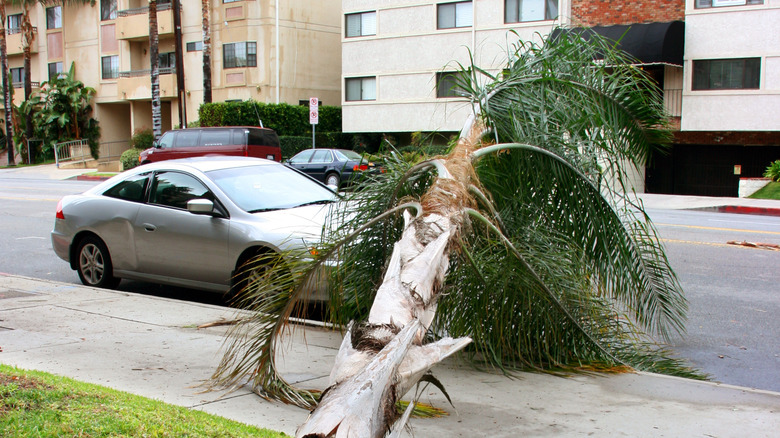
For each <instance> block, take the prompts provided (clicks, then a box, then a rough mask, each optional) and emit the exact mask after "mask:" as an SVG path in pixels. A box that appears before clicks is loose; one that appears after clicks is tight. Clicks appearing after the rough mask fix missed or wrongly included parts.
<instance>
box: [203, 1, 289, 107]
mask: <svg viewBox="0 0 780 438" xmlns="http://www.w3.org/2000/svg"><path fill="white" fill-rule="evenodd" d="M277 1H278V0H277ZM201 9H202V12H203V44H202V48H201V49H202V51H203V103H211V28H210V26H211V25H210V23H211V2H210V1H209V0H202V2H201Z"/></svg>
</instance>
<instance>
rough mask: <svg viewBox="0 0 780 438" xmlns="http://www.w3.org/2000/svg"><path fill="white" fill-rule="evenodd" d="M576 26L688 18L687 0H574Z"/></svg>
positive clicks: (573, 14)
mask: <svg viewBox="0 0 780 438" xmlns="http://www.w3.org/2000/svg"><path fill="white" fill-rule="evenodd" d="M571 15H572V20H573V24H574V25H575V26H583V27H590V26H609V25H613V24H634V23H663V22H668V21H676V20H685V0H636V1H631V0H572V3H571Z"/></svg>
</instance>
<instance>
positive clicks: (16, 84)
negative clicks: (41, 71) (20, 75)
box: [13, 81, 41, 88]
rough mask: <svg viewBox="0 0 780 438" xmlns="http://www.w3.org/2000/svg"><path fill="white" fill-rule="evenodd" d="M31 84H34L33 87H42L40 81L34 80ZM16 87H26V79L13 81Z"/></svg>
mask: <svg viewBox="0 0 780 438" xmlns="http://www.w3.org/2000/svg"><path fill="white" fill-rule="evenodd" d="M30 85H32V87H33V88H41V83H40V82H35V81H32V82H30ZM13 86H14V88H24V81H22V82H14V83H13Z"/></svg>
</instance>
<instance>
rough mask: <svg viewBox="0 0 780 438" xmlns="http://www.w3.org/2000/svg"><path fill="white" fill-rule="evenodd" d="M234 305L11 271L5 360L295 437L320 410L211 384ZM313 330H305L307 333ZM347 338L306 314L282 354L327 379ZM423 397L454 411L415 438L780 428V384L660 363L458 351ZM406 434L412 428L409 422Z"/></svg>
mask: <svg viewBox="0 0 780 438" xmlns="http://www.w3.org/2000/svg"><path fill="white" fill-rule="evenodd" d="M233 316H234V311H233V310H231V309H227V308H223V307H217V306H210V305H205V304H198V303H190V302H182V301H175V300H169V299H164V298H157V297H151V296H145V295H139V294H132V293H126V292H115V291H107V290H101V289H94V288H89V287H86V286H79V285H74V284H62V283H54V282H49V281H45V280H37V279H30V278H23V277H17V276H10V275H0V347H1V348H0V351H2V352H0V363H3V364H8V365H14V366H18V367H21V368H26V369H36V370H42V371H48V372H51V373H55V374H59V375H64V376H68V377H72V378H75V379H78V380H82V381H86V382H91V383H97V384H101V385H105V386H109V387H112V388H116V389H119V390H123V391H128V392H131V393H135V394H139V395H143V396H146V397H151V398H155V399H159V400H162V401H165V402H168V403H172V404H176V405H181V406H186V407H189V408H191V409H199V410H203V411H207V412H211V413H214V414H217V415H221V416H224V417H228V418H231V419H234V420H238V421H241V422H244V423H249V424H254V425H258V426H261V427H266V428H269V429H274V430H280V431H283V432H285V433H287V434H290V435H293V434H294V433H295V429H296V428H297V426H298V425H299V424H301V423H302V422H303V421H305V419H306V417H307V415H308V412H306V411H304V410H302V409H299V408H297V407H294V406H288V405H284V404H282V403H278V402H272V401H267V400H264V399H262V398H261V397H259V396H257V395H255V394H253V393H251V392H250V391H248V390H247V389H246V388H242V389H239V390H238V391H235V392H230V393H226V392H203V389H204V388H203V387H202V386H201V384H202V383H203V382H205V381H207V379H208V378H209V376H210V375H211V374H212V372H213V371H214V369H215V367H216V366H217V364H218V362H219V360H220V358H221V350H220V347H221V345H222V344H223V341H224V339H225V338H224V333H225V331H226V328H225V327H212V328H206V329H198V328H197V327H198V326H199V325H201V324H204V323H208V322H214V321H219V320H221V319H231V318H232V317H233ZM304 337H305V339H304ZM340 340H341V336H340V334H339V333H335V332H332V331H329V330H327V329H323V328H316V327H302V326H299V327H298V328H296V329H295V330H294V332H293V333H292V334H291V335H290V336H289V337H288V338H287V341H288V342H284V343H283V346H284V351H283V352H282V359H281V360H280V364H281V367H280V369H281V370H282V372H283V374H284V375H285V377H286V378H287V379H288V381H290V382H292V383H295V384H297V385H298V386H302V387H306V388H318V389H322V388H324V387H325V385H326V380H327V376H328V375H329V373H330V368H331V366H332V363H333V359H334V357H335V354H336V351H337V348H338V345H339V342H340ZM434 374H435V375H436V376H437V377H438V378H439V380H440V381H441V382H442V383H443V384H444V386H445V388H446V389H447V391H448V393H449V394H450V396H451V397H452V401H453V403H454V405H455V407H454V408H453V407H452V406H450V405H449V404H448V403H447V401H446V399H445V398H444V396H443V395H442V394H441V392H440V391H439V390H438V389H435V388H432V387H429V388H426V389H425V390H423V391H422V397H421V400H422V401H424V402H427V403H431V404H433V405H434V406H437V407H440V408H443V409H446V410H448V411H449V412H450V415H449V416H447V417H443V418H437V419H412V420H411V421H410V424H411V427H412V433H413V434H414V435H413V436H416V437H433V436H440V437H445V436H446V437H473V436H477V435H487V436H491V437H518V436H523V437H579V436H599V437H601V436H607V437H619V436H627V437H773V436H777V431H778V430H780V393H775V392H769V391H759V390H753V389H748V388H739V387H733V386H728V385H720V384H716V383H708V382H698V381H693V380H686V379H680V378H673V377H666V376H660V375H654V374H646V373H638V374H622V375H577V376H573V377H568V378H561V377H554V376H550V375H543V374H534V373H521V374H520V375H519V378H517V379H509V378H507V377H504V376H502V375H498V374H491V373H485V372H478V371H475V370H473V369H471V368H470V367H469V366H468V365H464V364H458V363H457V362H456V361H454V360H450V361H448V362H445V363H444V364H441V365H439V366H437V367H436V368H434ZM405 434H406V435H405V436H410V435H408V431H407V432H405Z"/></svg>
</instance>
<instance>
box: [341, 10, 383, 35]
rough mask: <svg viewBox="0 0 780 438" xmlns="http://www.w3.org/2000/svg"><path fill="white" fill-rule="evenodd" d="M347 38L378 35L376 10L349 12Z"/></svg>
mask: <svg viewBox="0 0 780 438" xmlns="http://www.w3.org/2000/svg"><path fill="white" fill-rule="evenodd" d="M346 28H347V38H349V37H359V36H367V35H376V12H363V13H360V14H347V23H346Z"/></svg>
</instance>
